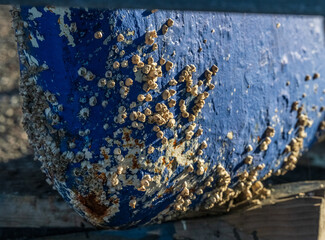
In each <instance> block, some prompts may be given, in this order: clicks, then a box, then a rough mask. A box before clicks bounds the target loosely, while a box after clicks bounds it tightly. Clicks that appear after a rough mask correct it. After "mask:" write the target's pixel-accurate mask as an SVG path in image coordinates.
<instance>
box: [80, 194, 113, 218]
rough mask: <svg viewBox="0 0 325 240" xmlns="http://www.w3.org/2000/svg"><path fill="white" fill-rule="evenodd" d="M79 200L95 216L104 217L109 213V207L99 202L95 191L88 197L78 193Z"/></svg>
mask: <svg viewBox="0 0 325 240" xmlns="http://www.w3.org/2000/svg"><path fill="white" fill-rule="evenodd" d="M78 200H79V201H80V203H81V204H82V205H84V206H85V207H86V210H85V212H87V213H89V214H90V215H93V216H95V217H96V218H102V217H104V216H105V215H106V214H107V210H108V209H109V208H107V207H106V206H105V205H102V204H101V203H100V202H99V200H98V199H97V197H96V195H95V193H93V192H92V193H90V194H89V195H88V196H86V197H83V196H81V195H78Z"/></svg>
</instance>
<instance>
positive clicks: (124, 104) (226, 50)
mask: <svg viewBox="0 0 325 240" xmlns="http://www.w3.org/2000/svg"><path fill="white" fill-rule="evenodd" d="M12 16H13V27H14V29H15V31H16V36H17V41H18V46H19V54H20V61H21V64H22V65H21V66H22V68H21V96H22V98H23V101H24V103H23V112H24V126H25V129H26V131H27V133H28V135H29V139H30V142H31V144H32V146H33V147H34V150H35V158H36V159H38V160H39V161H41V162H42V170H43V171H44V172H45V173H46V175H47V177H48V181H49V182H50V183H51V184H53V186H54V187H55V188H56V189H57V190H58V192H59V193H60V194H61V195H62V197H63V198H64V199H65V200H66V201H67V202H69V203H70V204H71V205H72V206H73V207H74V208H75V210H76V211H77V212H78V213H79V214H80V215H82V216H84V217H85V218H86V219H88V220H89V221H90V222H91V223H93V224H95V225H97V226H101V227H107V228H109V227H111V228H113V227H114V228H123V227H130V226H136V225H140V224H147V223H153V222H161V221H167V220H172V219H177V218H181V217H183V216H184V215H186V214H187V213H190V212H193V211H200V210H202V209H210V208H226V209H228V208H229V207H231V206H233V205H236V204H237V203H240V202H241V201H250V202H252V203H257V202H258V200H260V199H263V198H265V197H267V196H268V195H269V194H270V191H269V190H267V189H266V188H264V186H263V183H262V182H261V181H262V180H263V179H265V178H267V177H269V176H271V175H272V174H284V173H285V172H286V171H288V170H292V169H294V168H295V165H296V163H297V159H298V157H299V155H300V153H301V151H302V150H303V149H305V148H306V147H308V146H309V145H310V144H311V143H312V142H313V141H314V140H315V134H316V137H319V136H320V133H321V132H322V131H324V130H325V123H324V121H323V120H324V112H323V110H324V107H323V106H322V105H324V103H323V100H324V96H323V95H324V90H323V89H324V87H325V82H324V81H323V76H324V75H325V72H324V68H321V64H322V63H323V62H325V54H324V39H323V35H322V34H320V32H319V31H320V30H319V29H321V27H322V20H321V18H318V17H313V18H310V17H309V18H304V17H283V16H277V17H274V16H256V15H243V16H241V15H232V16H231V17H229V14H223V13H199V12H194V13H193V12H178V11H161V10H159V11H152V12H150V11H145V10H123V9H122V10H95V9H81V8H78V9H74V8H70V9H69V8H58V7H50V6H48V7H37V8H36V7H23V8H21V9H18V8H15V9H14V10H13V11H12ZM245 22H247V23H248V24H244V23H245ZM277 22H281V28H277V27H276V23H277ZM297 25H299V26H300V27H299V28H298V29H297V28H296V26H297ZM306 36H308V37H306ZM198 49H200V50H199V51H198ZM306 76H309V77H308V79H307V77H306ZM289 81H290V82H291V84H287V83H288V82H289ZM302 96H304V97H302Z"/></svg>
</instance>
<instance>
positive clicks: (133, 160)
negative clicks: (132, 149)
mask: <svg viewBox="0 0 325 240" xmlns="http://www.w3.org/2000/svg"><path fill="white" fill-rule="evenodd" d="M139 168H140V165H139V163H138V159H137V157H136V156H134V157H133V159H132V169H139Z"/></svg>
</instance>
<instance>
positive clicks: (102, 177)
mask: <svg viewBox="0 0 325 240" xmlns="http://www.w3.org/2000/svg"><path fill="white" fill-rule="evenodd" d="M96 177H97V178H100V179H102V180H103V181H104V182H106V181H107V178H106V175H105V173H100V174H96Z"/></svg>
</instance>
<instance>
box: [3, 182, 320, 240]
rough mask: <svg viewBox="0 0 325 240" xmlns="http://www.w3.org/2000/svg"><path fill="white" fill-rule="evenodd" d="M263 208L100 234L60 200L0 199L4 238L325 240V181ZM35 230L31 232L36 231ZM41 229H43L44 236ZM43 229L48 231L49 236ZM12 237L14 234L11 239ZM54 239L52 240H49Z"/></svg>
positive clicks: (281, 189) (280, 188)
mask: <svg viewBox="0 0 325 240" xmlns="http://www.w3.org/2000/svg"><path fill="white" fill-rule="evenodd" d="M271 191H272V196H271V197H270V198H268V199H266V200H264V201H262V202H261V204H260V205H255V206H251V205H246V206H244V207H241V208H238V209H235V210H234V211H232V212H231V213H229V214H225V215H221V216H207V215H211V214H215V212H214V211H213V210H212V211H209V214H208V212H202V213H200V214H201V215H200V216H199V217H198V216H196V218H193V216H191V217H192V218H190V219H185V220H179V221H175V222H167V223H163V224H160V225H158V224H156V225H148V226H144V227H140V228H134V229H129V230H122V231H116V230H95V229H94V228H93V227H92V226H91V225H89V224H88V223H86V222H84V220H83V219H82V218H81V217H79V216H78V215H77V214H76V213H75V212H74V211H73V210H72V209H71V208H70V207H69V206H68V205H67V204H66V203H65V202H64V201H62V200H60V199H59V198H57V197H55V196H49V197H47V198H44V197H42V198H40V197H37V196H17V195H13V194H2V195H0V206H1V208H0V239H2V238H6V237H7V238H9V237H10V236H12V232H13V231H14V232H15V234H16V235H15V236H17V233H19V231H20V232H21V236H26V234H27V235H28V236H31V234H33V236H34V237H40V238H38V239H42V240H47V239H60V240H61V239H62V240H65V239H74V238H76V239H103V238H109V239H143V238H144V237H146V239H158V238H159V239H200V240H201V239H223V240H273V239H281V240H291V239H292V240H293V239H294V240H300V239H301V240H323V239H325V230H324V229H325V225H324V224H325V218H324V214H325V211H324V199H325V181H305V182H295V183H288V184H280V185H276V186H273V187H272V188H271ZM32 229H33V231H32V232H31V230H32ZM40 229H43V230H42V231H41V230H40ZM44 229H47V231H45V232H44ZM10 234H11V235H10ZM49 235H50V236H49Z"/></svg>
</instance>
